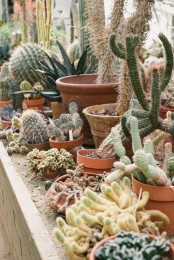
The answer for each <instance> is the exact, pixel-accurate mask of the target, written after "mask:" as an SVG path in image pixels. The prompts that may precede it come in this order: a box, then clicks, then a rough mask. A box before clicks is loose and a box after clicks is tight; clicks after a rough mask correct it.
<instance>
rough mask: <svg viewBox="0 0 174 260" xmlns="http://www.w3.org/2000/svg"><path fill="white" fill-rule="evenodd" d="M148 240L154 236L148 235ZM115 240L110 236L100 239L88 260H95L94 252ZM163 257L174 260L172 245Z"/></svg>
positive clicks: (173, 246) (173, 247)
mask: <svg viewBox="0 0 174 260" xmlns="http://www.w3.org/2000/svg"><path fill="white" fill-rule="evenodd" d="M139 235H140V236H144V235H147V234H139ZM148 236H149V238H151V239H154V238H155V236H153V235H148ZM114 238H115V236H111V237H107V238H104V239H102V240H101V241H100V242H98V243H97V244H96V245H95V246H94V247H93V249H92V251H91V254H90V258H89V260H95V259H96V257H95V254H96V251H97V250H98V249H99V248H100V247H101V246H103V245H104V244H105V243H106V242H108V241H109V240H113V239H114ZM165 256H167V257H168V258H169V259H171V260H174V245H173V244H172V243H170V252H167V253H166V254H165Z"/></svg>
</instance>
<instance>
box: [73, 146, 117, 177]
mask: <svg viewBox="0 0 174 260" xmlns="http://www.w3.org/2000/svg"><path fill="white" fill-rule="evenodd" d="M95 151H96V149H85V150H80V151H77V163H78V164H83V166H84V168H83V171H84V173H86V174H93V175H95V174H103V173H104V172H109V171H110V170H111V168H112V167H113V163H114V162H115V157H114V158H106V159H99V158H90V157H87V156H85V155H87V154H89V153H91V152H95Z"/></svg>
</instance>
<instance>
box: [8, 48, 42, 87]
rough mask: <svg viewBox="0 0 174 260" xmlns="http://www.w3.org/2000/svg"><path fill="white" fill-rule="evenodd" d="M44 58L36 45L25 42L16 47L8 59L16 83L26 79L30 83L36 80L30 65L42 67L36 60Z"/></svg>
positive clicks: (37, 67)
mask: <svg viewBox="0 0 174 260" xmlns="http://www.w3.org/2000/svg"><path fill="white" fill-rule="evenodd" d="M45 58H46V55H45V53H44V52H43V50H42V49H41V48H40V47H39V46H38V45H31V44H26V45H22V46H19V47H17V48H16V50H15V51H14V52H13V54H12V56H11V59H10V71H11V73H12V75H13V77H14V78H15V80H16V81H17V82H18V83H21V82H22V81H24V80H26V81H28V82H29V83H31V84H34V83H35V82H37V81H38V79H37V77H36V75H35V74H34V73H32V71H31V69H30V66H31V67H33V68H36V69H42V67H41V65H40V64H39V62H38V61H40V60H44V59H45Z"/></svg>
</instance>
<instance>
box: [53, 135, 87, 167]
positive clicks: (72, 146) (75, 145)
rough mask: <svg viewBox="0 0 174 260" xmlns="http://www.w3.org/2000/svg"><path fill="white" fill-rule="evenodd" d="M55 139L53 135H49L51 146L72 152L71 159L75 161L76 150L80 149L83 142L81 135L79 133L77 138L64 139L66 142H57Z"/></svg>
mask: <svg viewBox="0 0 174 260" xmlns="http://www.w3.org/2000/svg"><path fill="white" fill-rule="evenodd" d="M55 139H56V137H55V136H51V137H50V139H49V142H50V146H51V148H57V149H61V148H63V149H65V150H66V151H68V152H69V153H71V154H72V156H73V160H74V161H75V162H76V159H77V151H78V150H80V149H81V146H82V143H83V135H81V136H80V137H79V138H77V139H74V140H71V141H66V142H57V141H55Z"/></svg>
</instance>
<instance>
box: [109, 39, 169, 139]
mask: <svg viewBox="0 0 174 260" xmlns="http://www.w3.org/2000/svg"><path fill="white" fill-rule="evenodd" d="M159 39H160V40H161V41H162V43H163V46H164V49H165V53H166V67H165V70H164V73H163V76H162V77H159V74H158V71H157V70H154V71H153V80H152V86H151V106H150V105H149V103H148V100H147V99H146V97H145V94H144V91H143V87H142V84H141V81H140V77H139V72H138V66H137V61H136V58H135V57H136V56H135V52H136V47H137V45H138V37H137V36H130V35H129V36H127V37H126V48H125V49H124V47H123V46H122V45H121V44H116V43H115V35H112V36H111V38H110V47H111V49H112V51H113V53H114V54H115V55H117V56H118V57H120V58H122V59H125V60H126V62H127V64H128V69H129V75H130V79H131V84H132V87H133V90H134V92H135V95H136V97H137V99H138V101H139V103H140V105H141V108H137V109H130V110H129V112H128V113H125V114H124V116H123V118H122V120H121V123H122V130H123V132H124V134H125V135H126V136H127V137H130V124H129V121H130V116H135V117H137V119H138V126H139V130H140V136H141V137H145V136H146V135H148V134H150V133H151V132H152V131H153V130H155V129H160V130H163V131H165V132H168V133H170V134H171V135H174V127H173V123H172V122H168V123H166V122H164V121H162V120H161V119H160V118H159V115H158V114H159V106H160V96H161V91H163V90H164V89H165V88H166V86H167V84H168V83H169V80H170V78H171V73H172V68H173V53H172V47H171V44H170V42H169V41H168V39H167V38H166V37H165V36H164V35H163V34H159Z"/></svg>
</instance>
